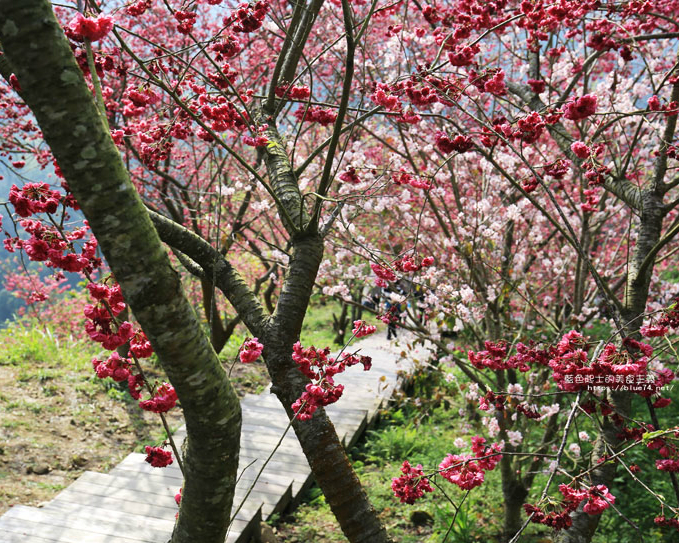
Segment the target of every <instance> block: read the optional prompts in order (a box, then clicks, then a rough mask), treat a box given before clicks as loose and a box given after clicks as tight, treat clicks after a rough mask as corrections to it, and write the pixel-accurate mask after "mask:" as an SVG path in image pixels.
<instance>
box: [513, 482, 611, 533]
mask: <svg viewBox="0 0 679 543" xmlns="http://www.w3.org/2000/svg"><path fill="white" fill-rule="evenodd" d="M559 491H560V492H561V494H562V495H563V500H562V502H561V504H560V505H559V506H558V508H557V510H554V511H550V512H549V513H547V512H546V511H544V510H543V509H541V508H540V507H537V506H535V505H531V504H529V503H526V504H524V506H523V508H524V510H525V511H526V514H528V515H530V520H531V522H535V523H538V524H544V525H545V526H549V527H550V528H553V529H555V530H563V529H565V530H567V529H568V528H570V527H571V525H572V524H573V521H572V520H571V516H570V514H571V513H572V512H573V511H575V510H576V509H577V508H578V506H579V505H580V504H581V503H582V502H583V501H586V503H585V505H584V506H583V511H584V512H585V513H587V514H589V515H600V514H601V513H603V512H604V511H605V510H606V509H608V508H609V507H610V506H611V505H612V504H614V503H615V496H613V495H612V494H611V493H610V492H609V491H608V488H607V487H606V486H604V485H596V486H591V487H588V488H585V489H579V490H577V489H574V488H572V487H571V486H569V485H564V484H561V485H559Z"/></svg>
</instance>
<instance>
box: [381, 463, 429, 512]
mask: <svg viewBox="0 0 679 543" xmlns="http://www.w3.org/2000/svg"><path fill="white" fill-rule="evenodd" d="M401 472H402V473H403V475H401V476H400V477H394V478H393V479H392V481H391V489H392V490H393V491H394V496H396V497H397V498H398V499H399V500H400V501H401V503H407V504H410V505H412V504H414V503H415V500H417V499H419V498H421V497H422V496H424V493H425V492H433V491H434V489H433V488H432V487H431V484H430V483H429V479H427V478H426V477H425V476H424V472H423V471H422V464H417V466H415V467H412V466H411V465H410V462H408V461H407V460H404V461H403V465H402V466H401Z"/></svg>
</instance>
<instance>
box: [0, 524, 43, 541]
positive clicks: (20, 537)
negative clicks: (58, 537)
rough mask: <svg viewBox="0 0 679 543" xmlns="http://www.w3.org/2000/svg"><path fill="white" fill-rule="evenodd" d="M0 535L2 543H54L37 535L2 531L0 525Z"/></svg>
mask: <svg viewBox="0 0 679 543" xmlns="http://www.w3.org/2000/svg"><path fill="white" fill-rule="evenodd" d="M0 534H1V535H2V543H55V540H54V539H45V538H43V537H38V536H37V535H27V534H25V533H15V532H8V531H3V530H2V524H0Z"/></svg>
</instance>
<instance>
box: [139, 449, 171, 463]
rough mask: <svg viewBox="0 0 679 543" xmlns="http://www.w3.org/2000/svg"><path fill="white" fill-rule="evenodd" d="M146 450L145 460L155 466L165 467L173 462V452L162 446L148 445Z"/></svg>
mask: <svg viewBox="0 0 679 543" xmlns="http://www.w3.org/2000/svg"><path fill="white" fill-rule="evenodd" d="M144 451H145V452H146V458H145V460H146V461H147V462H148V463H149V464H151V465H152V466H153V467H154V468H164V467H166V466H169V465H170V464H172V462H173V460H172V453H171V452H170V451H166V450H163V449H162V448H161V447H149V446H148V445H146V447H145V448H144Z"/></svg>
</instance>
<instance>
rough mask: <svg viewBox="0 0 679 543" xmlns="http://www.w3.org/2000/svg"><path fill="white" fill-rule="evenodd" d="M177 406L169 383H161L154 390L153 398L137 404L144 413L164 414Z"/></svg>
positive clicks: (174, 393)
mask: <svg viewBox="0 0 679 543" xmlns="http://www.w3.org/2000/svg"><path fill="white" fill-rule="evenodd" d="M176 404H177V393H176V392H175V390H174V387H173V386H172V385H170V384H169V383H163V384H162V385H160V386H159V387H158V390H156V394H155V396H153V398H151V399H150V400H143V401H141V402H139V407H141V408H142V409H143V410H144V411H152V412H153V413H166V412H168V411H169V410H170V409H172V408H173V407H174V406H175V405H176Z"/></svg>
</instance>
